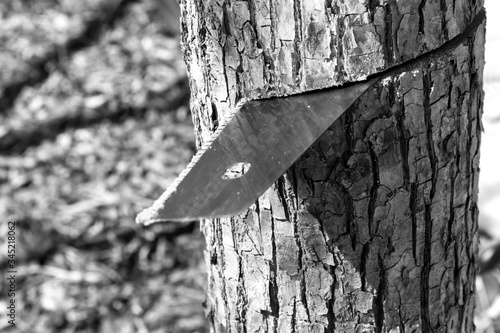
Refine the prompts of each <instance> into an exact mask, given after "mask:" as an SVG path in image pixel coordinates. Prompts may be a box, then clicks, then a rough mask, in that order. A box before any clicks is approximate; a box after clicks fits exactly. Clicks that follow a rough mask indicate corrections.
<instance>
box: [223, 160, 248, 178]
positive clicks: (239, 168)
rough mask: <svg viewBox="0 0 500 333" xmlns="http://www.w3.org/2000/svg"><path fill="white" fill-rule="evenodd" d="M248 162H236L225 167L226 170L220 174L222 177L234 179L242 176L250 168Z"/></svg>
mask: <svg viewBox="0 0 500 333" xmlns="http://www.w3.org/2000/svg"><path fill="white" fill-rule="evenodd" d="M250 166H251V164H250V163H247V162H238V163H234V164H233V165H231V166H230V167H229V168H227V169H226V172H224V174H223V175H222V179H236V178H240V177H243V176H244V175H245V173H247V172H248V170H250Z"/></svg>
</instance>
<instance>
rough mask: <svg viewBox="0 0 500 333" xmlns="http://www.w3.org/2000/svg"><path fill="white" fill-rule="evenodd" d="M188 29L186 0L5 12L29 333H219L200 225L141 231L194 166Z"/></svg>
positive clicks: (12, 201) (482, 312) (486, 320)
mask: <svg viewBox="0 0 500 333" xmlns="http://www.w3.org/2000/svg"><path fill="white" fill-rule="evenodd" d="M178 16H179V9H178V7H177V4H176V3H175V0H79V1H75V0H3V1H1V2H0V26H1V29H0V45H1V48H0V68H2V70H1V72H0V216H1V217H2V219H3V220H2V221H1V223H2V227H3V228H6V226H5V225H4V223H5V222H7V221H9V220H16V221H17V237H18V238H17V265H18V267H17V268H18V271H19V275H18V277H19V280H18V281H17V287H18V291H19V292H18V293H17V295H16V299H17V301H18V306H19V307H18V316H17V319H16V322H17V325H18V328H19V329H20V330H22V331H25V332H55V331H57V332H71V333H72V332H106V333H107V332H179V333H181V332H207V331H208V330H207V328H206V322H205V319H204V314H203V308H202V303H203V300H204V291H203V290H204V285H205V283H206V281H205V278H206V277H205V273H204V264H203V259H202V253H203V252H202V250H203V248H204V244H203V237H202V236H201V234H200V232H199V230H198V229H199V228H198V225H197V224H196V223H195V222H192V223H188V224H156V225H153V226H150V227H147V228H145V227H142V226H138V225H136V224H135V223H134V218H135V215H136V213H137V212H139V211H140V210H142V209H143V208H145V207H147V206H149V205H150V204H151V199H153V198H157V197H158V196H159V195H160V194H161V193H162V192H163V190H164V189H165V188H166V187H167V186H168V184H170V183H171V182H172V181H173V179H174V178H175V177H176V176H177V175H178V174H179V173H180V171H181V170H182V169H183V168H184V166H185V165H186V164H187V163H188V161H189V159H190V158H191V156H192V155H193V153H194V137H193V134H192V124H191V119H190V116H189V112H188V98H189V91H188V87H187V79H186V77H185V68H184V64H183V62H182V56H181V52H180V47H179V33H180V31H179V23H178ZM481 240H482V244H481V252H480V266H481V271H480V275H479V276H478V279H477V303H478V308H477V316H476V325H477V327H478V332H485V333H489V332H497V331H500V325H499V324H498V323H499V318H500V270H499V267H500V241H499V240H497V239H494V238H492V237H491V236H489V235H487V234H486V233H483V234H482V235H481ZM0 247H2V248H5V239H4V238H0ZM4 255H5V254H4V253H3V252H2V253H1V254H0V266H1V267H2V271H3V268H4V267H5V264H6V259H7V258H6V257H5V256H4ZM0 281H1V282H0V287H1V290H5V287H6V280H5V279H4V280H0ZM2 296H3V295H2ZM4 306H6V303H5V300H3V299H0V308H4ZM5 325H6V322H5V321H2V322H0V331H3V329H6V326H5Z"/></svg>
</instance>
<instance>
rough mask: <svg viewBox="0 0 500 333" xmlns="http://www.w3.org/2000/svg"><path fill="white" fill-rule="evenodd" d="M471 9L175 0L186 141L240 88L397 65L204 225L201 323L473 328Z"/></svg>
mask: <svg viewBox="0 0 500 333" xmlns="http://www.w3.org/2000/svg"><path fill="white" fill-rule="evenodd" d="M482 5H483V4H482V1H474V0H440V1H437V0H420V1H412V0H399V1H395V0H387V1H384V0H380V1H355V0H344V1H340V0H326V1H323V0H321V1H320V0H314V1H313V0H248V1H229V0H208V1H201V0H182V3H181V11H182V17H183V18H182V28H183V47H184V52H185V60H186V63H187V69H188V73H189V78H190V83H191V89H192V99H191V108H192V111H193V118H194V122H195V131H196V134H197V139H198V144H201V142H203V140H206V139H207V138H209V137H210V135H211V133H212V132H213V131H214V130H215V129H216V128H217V126H218V124H219V123H220V122H221V120H222V119H224V117H225V116H227V115H228V113H229V110H232V109H233V108H234V107H235V105H236V104H237V103H238V101H240V100H241V99H244V98H263V97H269V96H283V95H287V94H291V93H299V92H303V91H307V90H314V89H319V88H324V87H331V86H337V85H342V84H344V83H346V82H354V81H359V80H362V79H364V78H366V77H367V75H371V74H375V73H380V72H383V71H386V70H387V69H388V68H396V71H395V72H394V74H393V75H392V76H389V77H388V78H386V79H385V80H383V81H382V82H380V83H379V84H377V85H376V86H375V87H373V88H372V89H371V90H370V91H368V93H367V94H365V95H364V96H363V97H362V99H361V100H360V101H358V102H357V103H356V105H355V106H353V107H352V108H351V109H350V110H348V111H347V112H346V113H345V114H344V115H343V116H342V117H341V118H340V119H339V120H338V121H337V122H335V123H334V124H333V125H332V126H331V128H330V129H329V130H328V131H327V132H326V133H325V134H324V135H323V136H322V137H321V138H320V139H319V140H318V141H317V142H316V143H315V144H314V145H313V146H312V147H311V148H310V149H309V150H308V151H307V152H306V153H305V154H304V155H303V156H302V157H301V158H300V160H299V161H297V162H296V163H295V165H294V166H293V167H292V168H290V169H289V171H287V173H286V174H285V175H284V176H283V177H281V178H280V179H279V180H278V181H277V182H276V184H274V185H273V186H272V187H271V188H270V189H269V190H268V191H267V192H266V193H265V194H264V195H263V196H262V197H261V198H260V199H259V200H258V202H256V203H255V204H254V205H253V206H252V207H250V209H249V210H248V211H247V212H245V213H244V214H241V215H240V216H235V217H231V218H222V219H215V220H206V221H203V223H202V230H203V233H204V235H205V237H206V243H207V249H206V251H205V257H206V263H207V269H208V278H209V284H208V291H207V292H208V295H207V302H206V307H207V313H208V317H209V321H210V323H211V328H212V331H213V332H472V331H473V330H474V325H473V311H474V283H475V280H474V279H475V272H476V266H477V260H476V252H477V242H478V238H477V206H476V201H477V180H478V171H479V169H478V161H479V139H480V131H481V125H480V117H481V110H482V95H483V94H482V69H483V63H484V60H483V53H484V52H483V51H484V50H483V47H484V22H483V21H484V15H483V14H484V12H482ZM467 27H469V28H467ZM432 50H435V51H432ZM436 50H437V51H436ZM430 51H432V52H431V53H430V54H429V52H430ZM419 56H421V57H419ZM415 58H417V60H413V61H412V59H415ZM410 64H411V65H410ZM405 66H406V67H405Z"/></svg>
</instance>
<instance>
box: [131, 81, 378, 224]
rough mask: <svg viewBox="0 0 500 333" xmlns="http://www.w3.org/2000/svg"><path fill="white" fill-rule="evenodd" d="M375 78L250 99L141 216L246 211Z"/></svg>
mask: <svg viewBox="0 0 500 333" xmlns="http://www.w3.org/2000/svg"><path fill="white" fill-rule="evenodd" d="M375 81H376V79H372V80H371V81H368V82H362V83H357V84H353V85H351V86H348V87H344V88H333V89H328V90H320V91H315V92H311V93H305V94H300V95H295V96H288V97H280V98H271V99H263V100H253V101H249V102H247V103H246V104H244V105H243V106H242V108H241V109H240V110H239V111H238V112H236V113H235V115H234V116H233V118H232V119H230V120H229V122H228V123H227V124H226V125H225V126H224V127H223V128H222V130H220V131H219V132H218V136H217V137H216V138H215V139H214V140H213V141H212V142H211V144H210V146H209V147H208V148H206V149H204V150H201V151H199V152H198V154H197V155H196V156H195V158H193V161H192V162H191V164H190V165H188V167H187V168H186V170H185V172H183V173H182V174H181V175H180V176H179V179H178V180H177V181H176V182H174V185H173V186H172V187H171V188H169V189H167V191H166V192H165V193H164V194H163V195H162V196H161V197H160V198H159V199H158V200H157V201H156V202H155V203H154V205H153V206H152V207H151V208H148V209H146V210H145V211H143V212H141V213H140V214H139V215H138V217H137V221H138V222H139V223H146V224H148V223H152V222H157V221H189V220H195V219H201V218H213V217H221V216H227V215H236V214H239V213H241V212H242V211H244V210H245V209H247V208H248V207H249V206H250V205H251V204H252V203H254V202H255V200H257V198H258V197H259V196H260V195H262V194H263V193H264V192H265V191H266V190H267V189H268V188H269V187H270V186H271V185H272V184H273V183H274V182H275V181H276V180H277V179H278V178H279V177H280V176H281V175H282V174H283V173H284V172H285V171H286V170H287V169H288V168H289V167H290V166H291V165H292V164H293V163H294V162H295V161H296V160H297V159H298V158H299V157H300V156H301V155H302V154H303V153H304V152H305V151H306V150H307V149H308V148H309V147H310V146H311V145H312V144H313V143H314V142H315V141H316V140H317V139H318V138H319V137H320V136H321V134H323V133H324V132H325V131H326V130H327V129H328V128H329V127H330V126H331V125H332V124H333V122H334V121H335V120H336V119H337V118H338V117H339V116H340V115H341V114H342V113H344V111H345V110H346V109H348V108H349V107H350V106H351V105H352V104H353V103H354V102H355V101H356V100H357V99H358V98H359V97H360V96H361V95H362V94H363V93H364V92H365V91H366V90H367V89H368V87H370V86H371V85H372V84H373V83H374V82H375ZM228 169H229V170H228ZM232 169H235V170H232Z"/></svg>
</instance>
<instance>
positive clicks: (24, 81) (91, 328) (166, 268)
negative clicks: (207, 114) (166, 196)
mask: <svg viewBox="0 0 500 333" xmlns="http://www.w3.org/2000/svg"><path fill="white" fill-rule="evenodd" d="M178 15H179V12H178V8H177V4H176V3H175V1H170V2H169V0H164V1H153V0H141V1H130V0H126V1H125V0H122V1H118V0H113V1H109V0H82V1H73V0H36V1H35V0H33V1H26V0H25V1H21V0H9V1H2V2H1V3H0V24H1V26H2V28H1V29H0V43H1V45H2V48H1V49H0V66H1V67H2V72H1V76H0V106H1V108H0V216H2V219H3V220H2V225H3V226H4V227H6V226H5V225H4V222H7V221H8V220H16V221H17V269H18V272H19V275H18V278H19V279H18V281H17V289H18V293H16V300H17V302H18V309H17V311H18V312H17V313H18V316H17V318H16V323H17V326H18V328H19V329H20V330H22V331H26V332H55V331H58V332H112V331H117V332H206V328H205V326H206V323H205V319H204V314H203V308H202V303H203V300H204V292H203V289H204V284H205V283H206V282H205V275H204V269H203V262H202V253H203V252H202V249H203V248H204V244H203V238H202V236H201V234H200V232H199V230H198V229H199V228H198V224H197V223H195V222H191V223H187V224H158V225H153V226H150V227H147V228H145V227H142V226H139V225H136V224H135V223H134V218H135V215H136V214H137V212H139V211H140V210H142V209H143V208H145V207H147V206H149V205H150V204H151V199H154V198H157V197H158V196H159V195H160V194H161V193H162V192H163V190H164V189H165V188H166V187H167V186H168V184H169V183H171V182H172V181H173V179H174V178H175V177H176V176H177V174H179V173H180V171H181V170H182V169H183V168H184V166H185V165H186V164H187V163H188V161H189V159H190V158H191V156H192V155H193V153H194V149H195V148H194V137H193V134H192V124H191V119H190V116H189V112H188V98H189V91H188V87H187V79H186V77H185V69H184V65H183V62H182V60H181V54H180V46H179V36H178V34H179V29H178V25H179V24H178V21H177V20H178ZM165 18H175V21H172V20H171V21H170V22H166V21H165ZM0 243H1V244H0V246H1V247H2V248H4V247H5V239H4V238H3V237H2V238H1V240H0ZM4 255H5V254H4V253H2V254H1V255H0V264H1V267H2V271H3V268H5V264H6V259H7V258H6V257H4ZM0 287H1V289H2V290H5V287H6V280H2V281H1V282H0ZM4 306H6V303H5V300H4V299H0V307H4ZM5 325H6V321H2V322H1V323H0V331H2V330H3V329H7V327H5Z"/></svg>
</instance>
